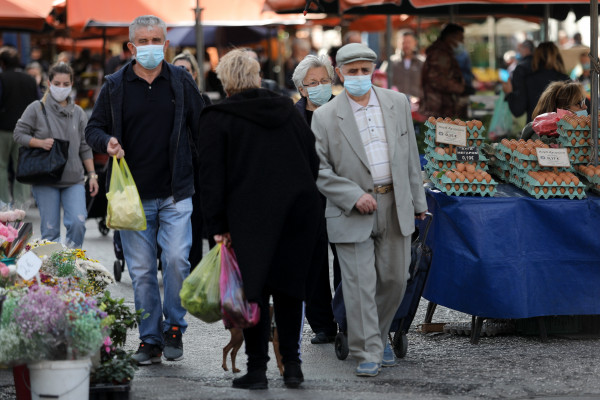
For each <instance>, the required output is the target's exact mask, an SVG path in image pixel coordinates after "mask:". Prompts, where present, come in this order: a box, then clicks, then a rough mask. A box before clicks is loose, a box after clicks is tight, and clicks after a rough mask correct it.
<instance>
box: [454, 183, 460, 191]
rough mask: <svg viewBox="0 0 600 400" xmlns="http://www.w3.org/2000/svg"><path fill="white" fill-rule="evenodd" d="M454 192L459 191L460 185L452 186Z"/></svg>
mask: <svg viewBox="0 0 600 400" xmlns="http://www.w3.org/2000/svg"><path fill="white" fill-rule="evenodd" d="M454 190H456V191H457V192H458V191H459V190H460V185H459V184H458V183H456V184H454Z"/></svg>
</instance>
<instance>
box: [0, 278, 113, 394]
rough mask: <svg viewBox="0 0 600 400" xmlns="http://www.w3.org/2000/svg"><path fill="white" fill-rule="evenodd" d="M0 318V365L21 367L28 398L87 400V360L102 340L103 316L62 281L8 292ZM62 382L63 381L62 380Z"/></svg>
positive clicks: (94, 305) (58, 280) (82, 295)
mask: <svg viewBox="0 0 600 400" xmlns="http://www.w3.org/2000/svg"><path fill="white" fill-rule="evenodd" d="M5 296H6V298H5V300H4V302H3V307H2V314H1V315H0V362H1V363H4V364H8V365H19V364H27V365H28V369H29V373H30V379H31V393H32V394H36V395H39V397H43V396H50V397H52V396H54V397H56V396H58V397H60V398H61V399H85V398H87V397H88V386H89V372H90V368H91V362H90V356H91V354H93V353H95V352H96V351H97V349H98V348H99V347H100V346H101V345H102V343H103V341H104V339H105V337H106V331H107V329H106V326H105V324H104V323H103V320H104V319H105V318H106V313H105V312H103V311H102V310H100V308H99V307H98V304H97V301H96V300H95V299H94V298H92V297H90V296H85V294H84V293H82V292H81V291H79V290H77V288H76V287H74V285H73V283H72V282H71V281H69V280H68V279H66V280H65V279H57V280H56V286H47V285H43V284H42V285H40V284H37V283H36V284H32V285H31V286H24V287H14V288H11V289H9V290H8V291H7V292H6V294H5ZM66 378H68V379H66Z"/></svg>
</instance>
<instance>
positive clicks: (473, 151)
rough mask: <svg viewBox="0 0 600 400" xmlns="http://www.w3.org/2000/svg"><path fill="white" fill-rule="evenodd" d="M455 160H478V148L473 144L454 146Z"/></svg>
mask: <svg viewBox="0 0 600 400" xmlns="http://www.w3.org/2000/svg"><path fill="white" fill-rule="evenodd" d="M456 161H463V162H474V161H479V150H478V149H477V147H475V146H465V147H461V146H459V147H457V148H456Z"/></svg>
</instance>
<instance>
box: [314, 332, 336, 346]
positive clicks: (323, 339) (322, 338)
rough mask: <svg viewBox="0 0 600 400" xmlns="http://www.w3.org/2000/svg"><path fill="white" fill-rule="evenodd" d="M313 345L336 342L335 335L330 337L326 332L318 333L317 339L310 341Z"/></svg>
mask: <svg viewBox="0 0 600 400" xmlns="http://www.w3.org/2000/svg"><path fill="white" fill-rule="evenodd" d="M310 342H311V343H312V344H326V343H333V342H335V335H333V336H329V335H327V334H326V333H325V332H317V333H316V334H315V337H314V338H312V339H310Z"/></svg>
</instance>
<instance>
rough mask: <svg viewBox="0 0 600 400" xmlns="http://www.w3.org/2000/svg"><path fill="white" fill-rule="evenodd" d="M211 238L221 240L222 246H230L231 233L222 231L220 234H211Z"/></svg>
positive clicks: (219, 241) (216, 240)
mask: <svg viewBox="0 0 600 400" xmlns="http://www.w3.org/2000/svg"><path fill="white" fill-rule="evenodd" d="M213 238H214V239H215V242H217V243H221V242H223V245H224V246H226V247H231V234H230V233H229V232H226V233H222V234H220V235H215V236H213Z"/></svg>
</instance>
